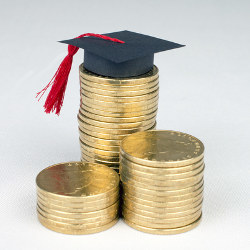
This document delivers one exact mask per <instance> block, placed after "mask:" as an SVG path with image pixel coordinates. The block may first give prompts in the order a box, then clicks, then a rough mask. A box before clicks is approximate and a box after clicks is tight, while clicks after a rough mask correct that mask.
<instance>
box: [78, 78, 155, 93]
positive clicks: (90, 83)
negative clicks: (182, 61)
mask: <svg viewBox="0 0 250 250" xmlns="http://www.w3.org/2000/svg"><path fill="white" fill-rule="evenodd" d="M158 83H159V77H157V78H155V79H154V80H152V81H149V82H145V83H141V84H135V85H126V84H119V85H117V84H102V83H100V82H93V81H89V80H86V79H84V78H82V77H81V76H80V84H81V87H82V86H88V87H90V88H92V89H93V88H96V89H102V90H108V91H117V92H128V91H141V90H144V89H145V90H147V89H150V88H152V87H154V86H155V85H156V84H158Z"/></svg>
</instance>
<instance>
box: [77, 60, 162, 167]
mask: <svg viewBox="0 0 250 250" xmlns="http://www.w3.org/2000/svg"><path fill="white" fill-rule="evenodd" d="M79 71H80V84H81V106H80V110H79V115H78V122H79V132H80V145H81V152H82V160H83V161H88V162H96V163H101V164H105V165H107V166H109V167H111V168H113V169H115V170H118V169H119V146H120V142H121V140H122V139H123V138H124V137H125V136H126V135H128V134H132V133H134V132H137V131H143V130H149V129H153V128H155V123H156V114H157V108H158V92H159V85H158V82H159V81H158V69H157V67H156V66H154V67H153V69H152V70H150V71H149V72H148V73H146V74H144V75H141V76H138V77H131V78H109V77H104V76H99V75H96V74H94V73H91V72H89V71H87V70H86V69H85V68H84V67H83V65H80V69H79Z"/></svg>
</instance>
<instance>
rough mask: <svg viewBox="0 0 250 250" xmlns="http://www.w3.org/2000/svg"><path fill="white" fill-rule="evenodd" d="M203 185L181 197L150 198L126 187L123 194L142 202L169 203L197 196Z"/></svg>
mask: <svg viewBox="0 0 250 250" xmlns="http://www.w3.org/2000/svg"><path fill="white" fill-rule="evenodd" d="M203 188H204V187H203V185H202V186H201V187H199V188H198V189H196V190H194V191H193V192H190V193H187V194H183V195H166V196H157V195H156V196H152V195H146V194H143V193H139V192H134V189H129V188H127V186H125V187H123V192H124V193H126V194H129V195H131V196H135V197H137V198H140V199H143V200H149V201H156V202H170V201H181V200H187V199H190V198H192V197H195V196H197V195H198V194H200V193H201V192H202V191H203Z"/></svg>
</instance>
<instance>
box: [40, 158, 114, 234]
mask: <svg viewBox="0 0 250 250" xmlns="http://www.w3.org/2000/svg"><path fill="white" fill-rule="evenodd" d="M36 184H37V214H38V219H39V221H40V222H41V223H42V225H44V226H45V227H47V228H49V229H51V230H54V231H56V232H60V233H65V234H90V233H97V232H100V231H103V230H106V229H108V228H110V227H112V226H113V225H114V224H115V223H116V222H117V220H118V207H119V176H118V174H117V173H116V172H115V171H114V170H112V169H110V168H109V167H107V166H104V165H100V164H95V163H84V162H69V163H61V164H57V165H53V166H51V167H48V168H46V169H44V170H42V171H41V172H40V173H39V174H38V176H37V178H36Z"/></svg>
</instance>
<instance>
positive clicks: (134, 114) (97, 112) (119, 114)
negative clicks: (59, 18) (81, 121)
mask: <svg viewBox="0 0 250 250" xmlns="http://www.w3.org/2000/svg"><path fill="white" fill-rule="evenodd" d="M81 108H82V109H84V110H86V111H88V112H90V113H92V114H94V115H101V116H103V114H105V116H106V117H114V118H129V117H137V116H145V115H147V114H150V113H152V112H157V109H158V103H156V105H154V106H153V107H152V108H147V109H146V110H137V111H134V112H130V111H128V112H127V111H126V110H124V108H123V107H122V108H120V110H121V111H122V112H117V111H115V112H114V111H108V108H105V107H104V108H102V109H97V108H93V107H89V106H88V105H86V103H85V102H83V103H81ZM104 111H105V112H104ZM124 111H125V112H124ZM85 118H86V119H90V118H88V117H87V116H86V117H85ZM91 120H92V121H93V120H94V121H96V120H95V119H91ZM97 122H98V121H97ZM102 123H104V122H102ZM102 123H101V124H99V125H98V126H99V127H102V126H103V124H102ZM104 124H105V123H104ZM111 124H113V123H111ZM125 124H126V125H127V126H126V125H125ZM141 125H143V123H142V122H137V123H135V124H133V126H132V125H131V124H130V123H124V126H126V128H128V126H132V127H139V126H141Z"/></svg>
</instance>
